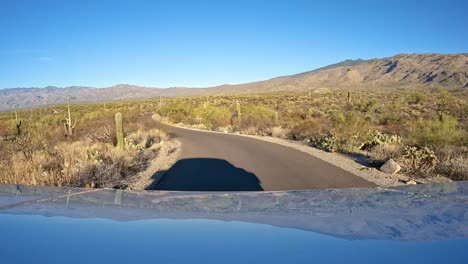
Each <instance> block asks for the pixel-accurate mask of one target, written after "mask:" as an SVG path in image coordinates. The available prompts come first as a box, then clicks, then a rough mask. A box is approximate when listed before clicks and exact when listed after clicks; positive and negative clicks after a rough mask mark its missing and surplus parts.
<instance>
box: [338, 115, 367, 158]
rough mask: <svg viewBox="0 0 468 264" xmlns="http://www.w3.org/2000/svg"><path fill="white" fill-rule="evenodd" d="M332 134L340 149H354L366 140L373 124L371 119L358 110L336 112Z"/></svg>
mask: <svg viewBox="0 0 468 264" xmlns="http://www.w3.org/2000/svg"><path fill="white" fill-rule="evenodd" d="M332 122H333V128H332V129H331V134H332V135H333V136H335V137H336V139H337V140H336V142H337V148H338V150H343V151H353V150H355V149H357V148H359V147H360V146H361V145H362V143H363V142H364V141H365V140H366V137H367V134H368V133H369V131H370V128H371V125H370V123H369V121H368V120H367V119H366V118H365V117H364V116H362V115H361V114H358V113H356V112H352V111H348V112H345V113H341V112H339V113H334V115H333V116H332Z"/></svg>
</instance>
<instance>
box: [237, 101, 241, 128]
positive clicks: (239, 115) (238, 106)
mask: <svg viewBox="0 0 468 264" xmlns="http://www.w3.org/2000/svg"><path fill="white" fill-rule="evenodd" d="M241 115H242V114H241V108H240V103H239V101H237V119H239V126H240V125H241Z"/></svg>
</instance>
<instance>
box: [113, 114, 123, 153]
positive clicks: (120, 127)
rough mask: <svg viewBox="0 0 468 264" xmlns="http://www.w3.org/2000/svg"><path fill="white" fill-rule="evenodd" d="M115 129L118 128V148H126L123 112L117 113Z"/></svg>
mask: <svg viewBox="0 0 468 264" xmlns="http://www.w3.org/2000/svg"><path fill="white" fill-rule="evenodd" d="M115 129H116V136H117V148H118V149H121V150H123V149H124V135H123V121H122V113H120V112H119V113H117V114H115Z"/></svg>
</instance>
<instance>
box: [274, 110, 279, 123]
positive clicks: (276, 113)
mask: <svg viewBox="0 0 468 264" xmlns="http://www.w3.org/2000/svg"><path fill="white" fill-rule="evenodd" d="M275 125H279V122H278V112H275Z"/></svg>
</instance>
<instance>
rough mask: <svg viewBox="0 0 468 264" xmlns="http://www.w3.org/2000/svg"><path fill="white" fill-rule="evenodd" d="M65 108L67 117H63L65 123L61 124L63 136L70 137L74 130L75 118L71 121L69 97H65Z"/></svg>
mask: <svg viewBox="0 0 468 264" xmlns="http://www.w3.org/2000/svg"><path fill="white" fill-rule="evenodd" d="M67 108H68V117H66V118H65V123H64V124H63V127H64V129H65V136H67V137H71V136H73V132H74V131H75V126H76V118H75V121H73V122H72V118H71V113H70V98H69V97H67Z"/></svg>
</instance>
